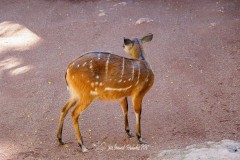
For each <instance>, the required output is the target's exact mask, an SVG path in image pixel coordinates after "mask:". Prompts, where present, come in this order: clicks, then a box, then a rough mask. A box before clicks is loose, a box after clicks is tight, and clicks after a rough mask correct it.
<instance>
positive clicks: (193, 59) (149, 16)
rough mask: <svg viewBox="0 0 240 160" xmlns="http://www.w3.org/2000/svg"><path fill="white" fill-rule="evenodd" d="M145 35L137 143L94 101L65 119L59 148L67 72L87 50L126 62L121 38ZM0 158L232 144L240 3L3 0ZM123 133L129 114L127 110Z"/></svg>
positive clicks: (99, 155) (113, 155)
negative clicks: (147, 83)
mask: <svg viewBox="0 0 240 160" xmlns="http://www.w3.org/2000/svg"><path fill="white" fill-rule="evenodd" d="M147 33H153V35H154V38H153V41H152V42H151V43H149V44H146V45H145V51H146V54H147V59H148V61H149V62H150V63H151V65H152V68H153V70H154V73H155V84H154V86H153V87H152V89H151V90H150V92H149V93H148V94H147V95H146V96H145V99H144V101H143V113H142V134H143V137H144V138H145V140H146V141H148V143H149V146H139V145H137V140H136V138H131V139H128V138H127V136H126V134H125V133H124V129H123V124H124V123H123V114H122V111H121V108H120V107H119V104H118V102H101V101H95V102H94V103H92V104H91V106H90V107H89V108H88V109H87V111H85V112H84V114H82V116H81V117H80V119H79V122H80V127H81V130H82V134H83V137H84V140H85V143H86V145H87V146H88V147H89V148H93V149H92V150H90V152H89V153H84V154H83V153H81V152H80V150H79V148H78V146H77V142H76V140H75V135H74V130H73V125H72V123H71V116H70V114H69V115H68V116H67V118H66V121H65V122H66V123H65V125H64V130H63V139H64V141H66V142H67V145H65V146H60V145H59V144H58V142H57V140H56V132H57V124H58V119H59V115H60V109H61V108H62V107H63V105H64V104H65V103H66V101H67V98H68V92H67V90H66V85H65V81H64V74H65V71H66V68H67V65H68V63H69V62H70V61H72V60H73V59H74V58H77V57H79V56H80V55H81V54H83V53H85V52H88V51H100V50H101V51H112V52H113V53H115V54H118V55H121V56H126V55H125V54H124V52H123V50H122V44H123V37H124V36H125V37H141V36H143V35H145V34H147ZM0 104H1V112H0V144H1V145H0V159H4V160H5V159H148V158H150V159H152V158H156V157H158V156H159V153H160V152H161V151H162V150H166V149H178V148H179V149H180V148H185V147H186V146H189V145H192V144H200V143H204V142H207V141H215V142H218V141H221V140H223V139H231V140H235V141H239V140H240V116H239V115H240V1H239V0H202V1H197V0H196V1H194V0H184V1H183V0H170V1H165V0H148V1H143V0H141V1H140V0H139V1H137V0H127V1H119V0H92V1H84V0H59V1H58V0H41V1H38V0H22V1H17V0H2V1H1V5H0ZM129 112H130V113H129V119H130V127H131V130H132V131H134V130H135V115H134V111H133V108H132V105H131V104H130V111H129Z"/></svg>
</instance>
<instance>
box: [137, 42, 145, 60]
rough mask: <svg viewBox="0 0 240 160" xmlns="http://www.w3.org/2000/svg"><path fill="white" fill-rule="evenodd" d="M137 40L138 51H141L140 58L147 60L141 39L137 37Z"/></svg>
mask: <svg viewBox="0 0 240 160" xmlns="http://www.w3.org/2000/svg"><path fill="white" fill-rule="evenodd" d="M135 41H136V42H137V49H138V52H139V53H140V59H141V60H145V57H144V56H143V49H142V47H141V44H140V42H139V39H137V38H136V39H135Z"/></svg>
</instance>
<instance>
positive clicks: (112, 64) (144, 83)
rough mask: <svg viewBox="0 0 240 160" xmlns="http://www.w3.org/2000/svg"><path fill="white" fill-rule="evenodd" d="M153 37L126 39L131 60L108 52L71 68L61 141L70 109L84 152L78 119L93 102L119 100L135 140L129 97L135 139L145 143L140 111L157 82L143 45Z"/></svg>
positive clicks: (88, 56) (81, 59)
mask: <svg viewBox="0 0 240 160" xmlns="http://www.w3.org/2000/svg"><path fill="white" fill-rule="evenodd" d="M152 38H153V34H151V33H149V34H148V35H146V36H144V37H143V38H141V39H139V38H134V39H132V40H130V39H128V38H124V45H123V47H124V50H125V52H126V53H127V54H128V55H130V56H131V57H132V58H126V57H121V56H118V55H115V54H111V53H108V52H89V53H86V54H84V55H82V56H80V57H79V58H77V59H75V60H74V61H73V62H71V63H70V64H69V66H68V69H67V72H66V75H65V78H66V83H67V89H68V91H69V93H70V98H69V100H68V102H67V103H66V105H65V106H64V107H63V108H62V110H61V116H60V121H59V126H58V134H57V138H58V140H59V142H60V144H64V142H63V141H62V129H63V122H64V118H65V116H66V114H67V113H68V111H69V109H70V108H72V107H73V106H75V109H74V110H73V112H72V122H73V125H74V128H75V134H76V138H77V141H78V144H79V146H80V147H81V149H82V152H86V151H87V150H88V149H87V148H86V147H85V145H84V143H83V140H82V136H81V133H80V130H79V125H78V118H79V115H80V114H81V113H82V112H83V111H84V110H85V109H86V108H87V107H88V106H89V105H90V103H91V102H92V101H93V100H94V99H99V100H119V101H120V105H121V107H122V110H123V113H124V119H125V131H126V133H127V134H128V136H130V137H132V136H133V135H132V134H131V133H130V130H129V125H128V101H127V97H128V96H130V97H131V99H132V103H133V106H134V111H135V115H136V136H137V138H138V141H139V143H141V144H145V143H146V142H145V141H144V140H143V139H142V137H141V125H140V120H141V111H142V100H143V97H144V95H145V94H146V93H147V92H148V91H149V89H150V88H151V87H152V85H153V82H154V74H153V71H152V69H151V66H150V64H149V63H148V62H147V60H146V59H145V53H144V50H143V46H142V44H143V43H145V42H149V41H151V40H152Z"/></svg>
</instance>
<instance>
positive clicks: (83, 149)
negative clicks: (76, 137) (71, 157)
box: [81, 145, 88, 153]
mask: <svg viewBox="0 0 240 160" xmlns="http://www.w3.org/2000/svg"><path fill="white" fill-rule="evenodd" d="M81 148H82V152H83V153H86V152H88V149H87V147H86V146H84V145H82V146H81Z"/></svg>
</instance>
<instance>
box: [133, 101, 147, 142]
mask: <svg viewBox="0 0 240 160" xmlns="http://www.w3.org/2000/svg"><path fill="white" fill-rule="evenodd" d="M133 105H134V110H135V115H136V135H137V138H138V141H139V143H140V144H147V142H146V141H144V140H143V139H142V136H141V112H142V97H136V98H133Z"/></svg>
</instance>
